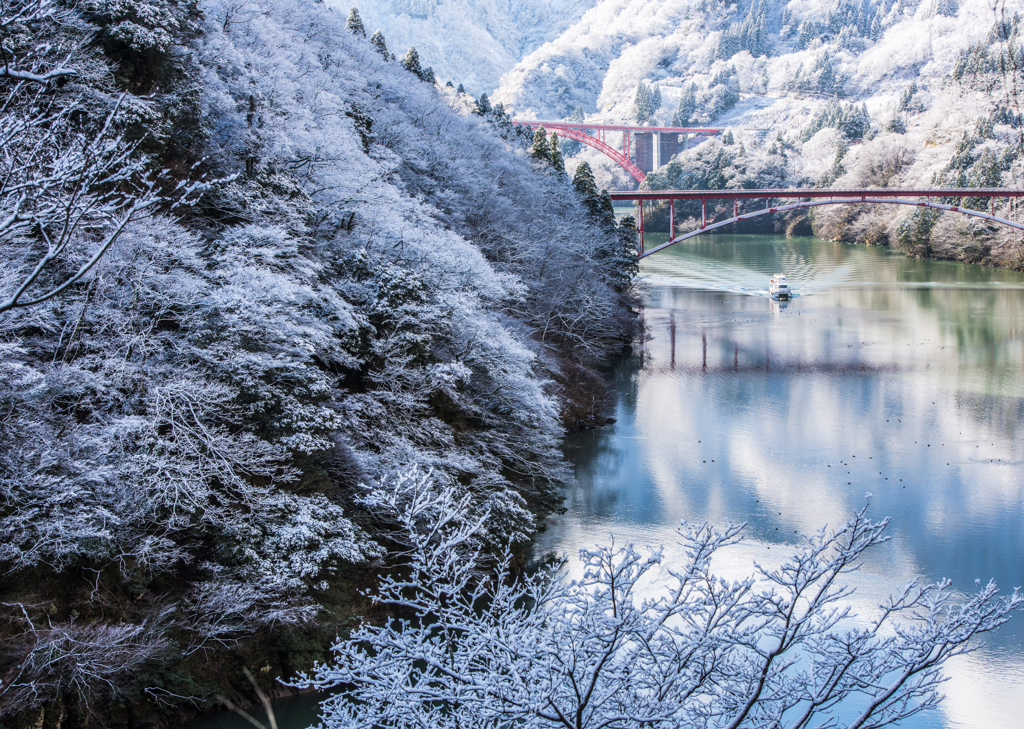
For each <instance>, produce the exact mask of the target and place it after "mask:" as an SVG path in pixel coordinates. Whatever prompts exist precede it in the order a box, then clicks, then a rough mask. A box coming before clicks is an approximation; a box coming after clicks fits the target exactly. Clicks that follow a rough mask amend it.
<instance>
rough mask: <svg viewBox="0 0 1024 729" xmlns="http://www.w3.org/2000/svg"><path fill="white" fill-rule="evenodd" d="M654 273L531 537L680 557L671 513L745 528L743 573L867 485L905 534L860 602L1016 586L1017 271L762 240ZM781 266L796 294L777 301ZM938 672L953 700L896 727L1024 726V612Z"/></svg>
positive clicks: (1023, 536)
mask: <svg viewBox="0 0 1024 729" xmlns="http://www.w3.org/2000/svg"><path fill="white" fill-rule="evenodd" d="M650 237H651V238H654V236H650ZM657 242H658V241H657V240H656V239H655V240H654V242H649V244H648V245H649V246H652V245H655V244H656V243H657ZM641 270H642V273H643V274H644V279H645V281H646V285H647V291H646V292H645V295H644V299H645V307H644V312H643V316H644V322H645V324H646V327H647V330H648V339H647V340H646V341H645V342H644V344H643V346H642V347H641V348H639V349H638V350H637V351H636V352H635V353H634V355H633V356H632V357H630V358H628V359H626V360H624V361H622V362H620V363H619V364H618V366H617V367H616V368H615V369H614V372H613V378H614V382H615V387H616V393H617V403H616V406H615V412H614V416H615V418H616V422H615V424H614V425H612V426H606V427H604V428H601V429H597V430H591V431H585V432H581V433H577V434H574V435H572V436H570V437H569V438H568V441H567V444H566V453H567V455H568V456H569V459H570V461H571V462H572V463H573V464H574V465H575V469H576V476H577V484H576V485H575V486H574V487H573V488H572V489H571V491H570V493H569V494H568V498H567V501H566V504H565V505H566V506H567V507H568V511H567V512H566V513H565V514H564V515H563V516H561V517H558V518H557V519H555V520H553V521H552V523H551V525H550V526H549V528H548V530H547V531H546V533H544V534H542V535H541V537H540V539H539V541H538V551H539V552H542V553H543V552H553V553H556V554H566V555H569V556H570V562H569V567H568V568H569V569H570V570H574V569H576V568H575V567H574V564H573V557H574V555H575V554H576V553H577V551H578V550H579V548H581V547H588V546H593V545H595V544H599V543H607V542H608V540H609V538H610V535H614V538H615V540H616V542H619V543H621V542H624V541H632V542H635V543H636V544H638V545H652V546H657V545H665V546H666V554H667V555H669V557H670V558H671V557H673V556H674V557H678V555H679V549H678V547H676V546H675V542H676V540H675V529H676V527H677V526H678V525H679V522H680V520H683V519H686V520H688V521H701V520H707V521H710V522H713V523H716V524H725V523H726V522H747V523H748V525H749V526H748V530H747V534H748V539H747V541H746V542H745V544H744V545H743V546H742V547H741V548H739V549H735V550H734V554H733V555H732V556H731V557H730V556H726V557H725V558H724V559H723V560H722V561H720V563H719V564H718V568H719V569H720V570H721V571H722V573H723V574H727V575H729V576H739V575H740V574H745V573H749V572H750V565H751V562H752V561H754V560H757V561H759V562H762V563H765V564H771V563H772V562H773V560H775V559H781V557H782V556H783V555H784V554H786V553H787V550H788V548H790V547H791V546H792V545H794V544H796V543H797V540H798V539H799V535H800V534H801V533H813V532H814V531H816V530H817V529H819V528H820V527H822V526H824V525H825V524H831V525H839V524H841V523H843V522H844V521H845V520H846V519H847V518H848V517H849V516H850V515H851V514H852V513H853V511H854V510H856V509H859V508H860V507H862V506H863V505H864V504H865V498H866V497H865V495H866V494H867V493H869V492H870V493H871V494H872V497H871V506H870V511H869V513H870V514H871V515H873V516H874V517H875V518H876V519H880V518H882V517H885V516H889V517H891V519H892V521H891V524H890V526H889V529H888V533H889V534H890V536H891V537H892V539H891V541H890V542H889V543H887V544H885V545H883V546H882V547H880V548H877V549H876V550H875V552H874V554H872V555H871V556H870V558H869V559H868V561H867V563H866V564H865V566H864V569H863V570H862V571H861V572H860V573H859V574H857V575H856V577H855V579H854V584H855V586H856V588H857V593H856V595H855V597H854V603H855V605H854V607H855V608H856V609H857V610H859V611H861V612H862V613H866V612H867V611H869V610H870V608H871V607H872V606H873V605H874V604H877V602H878V601H879V600H880V599H882V598H883V597H884V596H885V595H887V594H888V593H889V592H890V591H892V590H894V589H895V588H896V587H898V586H899V585H901V584H903V583H904V582H906V581H907V580H908V579H910V578H912V577H914V576H917V575H920V576H921V577H923V578H924V579H925V580H927V581H936V580H939V579H942V578H949V579H951V580H952V581H953V585H954V587H956V588H959V589H963V590H971V589H973V588H974V586H975V585H974V581H975V580H976V579H980V580H982V581H983V582H986V581H988V580H989V579H990V578H991V579H995V580H996V581H997V583H998V584H999V585H1000V586H1001V587H1002V588H1005V589H1007V590H1012V588H1013V587H1015V586H1018V585H1024V478H1022V476H1024V439H1022V436H1024V275H1021V274H1017V273H1013V272H1008V271H1002V270H995V269H990V268H984V267H981V266H974V265H965V264H958V263H951V262H940V261H921V260H915V259H909V258H906V257H904V256H902V255H899V254H894V253H892V252H890V251H888V250H885V249H880V248H872V247H866V246H851V245H845V244H838V243H830V242H827V241H822V240H817V239H810V238H784V237H774V236H754V235H749V236H748V235H743V236H741V235H719V236H708V237H704V238H698V239H696V240H693V241H688V242H686V243H683V244H681V245H678V246H675V247H673V248H670V249H667V250H665V251H663V252H661V253H658V254H655V255H654V256H651V257H650V258H648V259H645V260H644V262H643V265H642V267H641ZM776 272H783V273H785V274H786V275H787V278H788V280H789V283H790V286H791V288H792V289H793V290H794V292H795V294H796V297H795V298H794V299H793V300H792V301H791V302H789V304H788V305H785V304H781V305H780V304H779V303H777V302H773V301H772V300H770V299H769V298H768V297H767V291H766V289H767V284H768V278H769V277H770V276H771V275H772V274H774V273H776ZM947 674H948V676H949V681H948V682H947V683H946V684H945V685H944V687H943V691H944V693H945V694H946V696H947V698H946V701H945V702H944V704H943V706H942V708H941V709H940V710H938V711H935V712H930V713H926V714H923V715H919V716H918V717H915V718H914V719H913V720H912V721H910V722H906V723H904V724H903V726H912V727H929V728H930V727H943V728H949V729H953V728H956V729H960V728H965V729H966V728H968V727H969V728H970V729H1002V728H1006V729H1009V728H1010V727H1020V726H1021V713H1022V711H1024V615H1018V616H1017V618H1016V619H1015V620H1013V621H1011V622H1010V623H1009V624H1008V625H1006V626H1004V627H1003V628H1002V630H1001V631H1000V632H999V633H997V634H996V635H994V636H990V637H989V638H988V640H987V645H986V647H985V648H983V649H982V650H980V651H978V652H976V653H973V654H970V655H968V656H964V657H960V658H958V659H955V660H954V661H953V662H951V663H950V664H949V665H948V669H947Z"/></svg>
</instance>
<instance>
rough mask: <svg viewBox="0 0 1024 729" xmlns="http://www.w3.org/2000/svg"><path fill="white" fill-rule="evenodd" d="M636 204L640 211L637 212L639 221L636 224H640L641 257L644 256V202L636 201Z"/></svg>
mask: <svg viewBox="0 0 1024 729" xmlns="http://www.w3.org/2000/svg"><path fill="white" fill-rule="evenodd" d="M637 202H638V203H639V206H640V210H639V218H640V220H639V221H638V222H639V223H640V225H639V233H640V255H641V256H642V255H643V254H644V201H643V200H638V201H637Z"/></svg>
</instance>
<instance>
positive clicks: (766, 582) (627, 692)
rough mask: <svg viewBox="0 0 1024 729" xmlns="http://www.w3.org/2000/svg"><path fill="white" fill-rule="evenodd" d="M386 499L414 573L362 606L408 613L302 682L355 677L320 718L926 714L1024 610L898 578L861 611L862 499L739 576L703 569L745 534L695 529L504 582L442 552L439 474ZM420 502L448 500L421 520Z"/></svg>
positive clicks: (533, 722)
mask: <svg viewBox="0 0 1024 729" xmlns="http://www.w3.org/2000/svg"><path fill="white" fill-rule="evenodd" d="M396 494H397V496H395V497H392V498H381V499H378V500H377V501H376V506H377V508H378V509H380V508H382V507H384V506H387V505H390V506H391V507H392V508H393V509H394V513H393V514H392V518H393V519H394V521H396V522H397V523H399V524H402V525H403V527H404V528H405V529H406V534H405V541H406V543H408V544H409V545H410V547H411V549H410V553H409V555H408V563H407V570H408V572H407V573H403V575H404V576H403V577H400V578H398V577H393V576H389V577H385V578H384V579H383V580H382V581H381V585H380V589H379V591H378V593H377V594H376V595H375V598H376V599H377V600H378V601H379V602H381V603H383V604H385V605H393V606H400V607H402V608H404V614H406V615H409V617H408V618H406V619H403V620H391V621H389V622H388V623H386V624H385V625H383V626H372V625H363V626H361V627H360V628H358V629H357V630H356V631H354V632H353V633H352V635H351V636H350V637H349V638H348V639H347V640H343V641H339V642H338V644H337V645H335V647H334V650H335V661H334V662H333V664H331V665H325V666H319V667H318V668H317V670H316V672H315V674H314V675H313V676H312V677H304V678H303V685H306V686H316V687H318V688H327V687H330V686H336V685H340V684H344V685H347V686H352V687H354V688H353V689H352V691H351V692H350V693H347V694H337V695H336V696H334V697H332V698H331V699H328V701H327V702H326V704H325V715H324V726H325V727H327V728H328V729H340V728H341V727H346V728H349V727H371V726H389V727H423V726H436V727H456V726H470V725H471V726H477V727H499V726H510V725H515V726H523V727H566V728H572V729H584V727H594V728H597V727H602V728H603V727H623V728H625V727H636V726H649V727H670V726H672V727H674V726H701V727H723V728H724V727H739V726H748V725H756V726H778V727H792V728H793V729H803V728H804V727H809V726H821V725H829V726H833V725H835V726H847V727H849V729H861V728H863V727H867V726H871V727H878V726H884V725H887V724H891V723H895V722H898V721H900V720H902V719H905V718H907V717H909V716H911V715H913V714H915V713H917V712H919V711H921V710H923V709H926V708H930V707H932V706H934V705H935V704H936V703H937V702H938V700H939V694H938V693H937V687H938V685H939V683H940V682H941V675H940V673H939V670H940V668H941V666H942V665H943V663H945V661H946V660H948V658H950V657H952V656H954V655H957V654H959V653H962V652H964V651H966V650H970V649H971V645H972V641H973V640H974V638H975V637H976V636H978V635H980V634H982V633H985V632H988V631H991V630H993V629H995V628H996V627H998V626H999V625H1000V624H1002V623H1003V622H1004V621H1005V620H1007V619H1008V617H1009V615H1010V613H1011V612H1013V611H1015V610H1018V609H1020V608H1021V606H1022V605H1024V598H1022V596H1020V595H1018V594H1017V593H1016V592H1015V593H1014V594H1012V595H1010V596H1008V597H1000V596H999V595H998V590H996V588H995V586H994V585H992V584H990V585H988V586H987V587H986V588H984V589H983V590H981V591H980V592H978V593H977V594H976V595H973V596H970V597H963V596H960V595H958V594H956V593H953V592H952V591H951V590H950V589H949V585H948V584H947V583H941V584H938V585H931V586H927V587H919V586H918V585H917V584H916V583H911V584H910V585H908V586H907V588H906V589H905V590H904V591H903V592H902V593H900V594H899V595H897V596H895V597H893V598H891V599H890V601H889V602H888V603H886V604H885V605H883V606H881V608H880V611H879V615H878V616H877V617H876V618H875V620H874V622H869V623H864V622H863V621H862V620H860V619H858V618H857V617H856V616H854V615H853V614H852V612H851V611H850V609H849V608H848V607H847V606H846V605H845V604H844V601H845V600H846V598H848V596H849V595H850V593H851V589H850V588H848V587H847V586H846V584H845V578H846V576H847V575H848V574H849V573H850V572H852V571H854V570H856V569H857V568H858V566H859V562H860V559H861V558H862V556H863V554H864V553H865V552H866V551H867V550H869V549H870V548H872V547H873V546H875V545H877V544H879V543H881V542H883V541H885V539H886V538H885V537H884V535H883V531H884V529H885V526H886V522H885V521H882V522H877V523H876V522H873V521H871V520H870V519H868V518H867V516H866V507H865V509H863V510H861V511H860V512H858V513H856V514H855V515H854V516H853V517H852V518H851V520H850V521H849V522H848V523H847V524H845V525H844V526H843V527H842V528H840V529H838V530H834V531H829V530H822V531H820V532H818V533H817V534H815V535H813V536H811V537H807V538H805V542H804V544H803V545H802V546H800V547H798V548H797V549H796V550H795V551H794V553H793V554H792V555H791V557H790V558H789V559H788V560H786V561H785V562H784V563H783V564H782V565H781V566H780V567H778V568H775V569H765V568H760V567H758V568H757V571H756V574H755V575H754V576H752V577H750V578H748V579H745V580H738V581H729V580H724V579H721V578H719V577H718V576H716V575H715V574H714V573H713V572H712V570H711V562H712V559H713V558H714V557H715V555H716V554H717V553H718V552H720V551H721V550H723V549H727V548H729V547H730V546H732V545H733V544H735V543H737V542H738V541H739V540H740V538H741V532H742V528H741V527H739V526H731V527H728V528H727V529H725V530H723V531H719V530H716V529H713V528H711V527H709V526H708V525H706V524H700V525H684V526H683V528H682V529H681V530H680V532H679V534H680V536H681V538H682V540H683V543H684V545H685V547H686V555H687V556H686V561H685V562H684V563H683V564H682V565H666V564H664V558H663V556H662V554H661V552H660V551H656V552H654V553H651V554H648V555H644V554H641V553H640V552H638V551H637V550H635V549H634V548H633V546H632V545H625V546H612V547H608V548H601V549H595V550H584V551H582V552H581V555H580V559H581V560H582V562H583V565H584V573H583V577H582V578H581V579H580V580H578V581H569V580H568V579H566V578H565V577H562V576H559V574H558V573H557V570H546V571H542V572H541V573H540V574H538V575H537V576H532V577H525V578H522V579H520V580H518V581H515V580H513V579H512V577H511V575H510V569H509V565H510V560H511V557H510V556H509V555H508V554H506V556H505V558H504V560H503V561H502V562H501V563H500V564H499V565H498V566H497V567H496V568H494V569H493V570H487V569H485V565H484V563H483V562H482V561H481V560H480V559H479V558H478V559H475V560H474V559H470V558H467V555H466V553H464V552H463V553H461V554H460V553H458V551H457V550H453V546H456V547H457V546H458V545H460V544H462V543H464V542H465V541H467V540H471V539H472V537H473V525H472V524H471V523H469V522H466V521H465V520H462V519H460V518H459V513H458V511H457V510H458V508H459V501H458V500H457V499H453V498H452V497H451V496H450V495H449V494H448V492H447V490H446V489H445V488H444V487H443V486H437V485H435V486H433V487H430V485H429V484H428V483H427V482H426V481H425V480H424V479H423V478H418V479H413V480H406V481H402V482H400V484H399V486H398V489H397V490H396ZM423 504H430V508H431V509H435V510H436V509H438V508H440V509H441V511H434V512H432V513H431V518H430V519H429V520H424V519H423V518H422V515H423V513H424V511H423V509H422V505H423ZM659 570H660V571H662V573H663V575H664V574H667V575H668V576H669V577H670V580H669V581H668V582H667V584H666V583H665V582H664V576H663V577H662V578H660V579H658V580H657V581H652V580H651V578H652V577H653V576H654V574H655V572H656V571H659ZM655 584H657V585H658V586H657V587H656V588H655V587H654V585H655ZM840 707H842V711H840ZM850 716H854V717H856V718H855V719H853V720H852V721H851V720H849V718H848V717H850ZM844 717H845V718H844Z"/></svg>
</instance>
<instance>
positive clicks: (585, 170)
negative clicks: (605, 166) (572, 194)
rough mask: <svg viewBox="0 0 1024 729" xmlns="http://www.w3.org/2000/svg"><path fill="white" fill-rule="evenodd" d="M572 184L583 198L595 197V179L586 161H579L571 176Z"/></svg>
mask: <svg viewBox="0 0 1024 729" xmlns="http://www.w3.org/2000/svg"><path fill="white" fill-rule="evenodd" d="M572 186H573V188H574V189H575V190H576V192H578V193H579V194H580V195H582V196H583V199H584V200H590V199H591V198H594V199H596V198H597V181H596V180H595V179H594V171H593V170H592V169H590V164H589V163H587V162H586V161H584V162H580V163H579V166H578V167H576V172H574V173H573V176H572Z"/></svg>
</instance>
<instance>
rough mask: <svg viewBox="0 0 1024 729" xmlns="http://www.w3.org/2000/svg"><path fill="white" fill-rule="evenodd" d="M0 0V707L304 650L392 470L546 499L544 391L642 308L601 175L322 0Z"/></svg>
mask: <svg viewBox="0 0 1024 729" xmlns="http://www.w3.org/2000/svg"><path fill="white" fill-rule="evenodd" d="M0 14H2V20H3V22H2V23H0V33H2V34H3V36H2V39H3V48H4V54H5V61H6V65H5V66H4V69H5V70H4V71H3V72H2V73H0V93H2V95H3V98H4V99H5V105H4V106H3V107H2V108H0V130H2V132H3V134H2V135H0V145H3V147H2V149H3V152H4V154H3V159H2V160H0V167H2V168H3V173H4V179H5V180H6V181H5V183H4V186H3V187H2V188H0V206H2V210H0V218H3V219H5V220H6V222H5V223H4V226H3V227H0V245H2V247H3V251H4V255H3V260H2V262H0V271H2V279H0V286H2V291H0V299H2V300H3V302H4V306H3V310H2V311H0V616H2V618H3V622H2V627H0V635H2V636H3V638H2V647H0V717H2V718H0V721H2V722H3V724H4V725H5V726H8V727H11V726H22V725H25V726H27V725H33V726H40V723H39V722H42V725H43V726H64V727H68V726H84V725H90V724H91V725H107V726H109V725H115V724H121V723H124V724H129V723H131V724H134V725H139V724H140V723H145V722H148V721H152V720H153V718H154V717H155V716H156V715H157V714H159V713H160V712H164V713H167V712H174V711H178V710H180V709H182V708H183V707H184V708H187V709H192V708H195V707H204V706H209V705H210V704H211V703H212V702H213V701H214V697H215V696H216V695H217V694H218V693H224V692H228V693H229V694H230V693H232V692H233V691H235V690H237V688H238V687H239V686H240V685H244V680H243V679H242V678H241V673H240V668H241V666H242V665H249V666H251V667H252V668H253V669H254V670H256V669H263V671H262V673H259V672H258V671H257V673H259V675H261V676H262V680H264V681H269V680H271V679H273V678H275V677H278V676H287V675H291V672H292V671H294V670H295V669H297V668H303V667H305V666H308V665H309V663H310V661H311V660H313V659H314V658H316V657H317V656H321V655H322V653H321V651H322V649H323V647H324V645H325V642H326V640H328V639H329V638H333V637H334V635H335V634H336V632H337V631H338V630H342V629H343V625H344V622H345V620H346V619H347V618H349V617H350V616H351V615H353V614H355V613H356V612H358V611H360V610H362V609H365V608H367V607H368V606H367V605H366V604H364V603H363V601H362V598H361V597H360V596H359V594H358V592H357V589H358V587H360V586H361V585H365V584H368V583H369V582H370V581H372V579H373V575H374V574H375V572H376V571H377V570H378V569H380V568H381V566H382V565H386V559H385V556H386V554H387V552H388V550H389V549H393V548H395V545H394V544H393V543H391V542H390V541H389V536H388V535H389V525H388V524H387V523H381V522H379V521H375V520H373V519H372V518H371V517H370V516H369V514H368V512H367V511H366V510H365V509H364V507H363V506H362V502H363V500H364V499H365V498H366V497H367V496H368V495H372V494H373V493H374V492H377V491H380V490H386V489H388V488H389V484H390V483H391V482H392V480H393V479H394V478H396V477H397V474H402V473H407V472H408V471H409V469H410V468H419V469H433V471H434V473H435V476H436V478H437V479H440V480H441V481H442V482H445V483H450V484H452V485H454V486H455V487H456V488H457V489H458V490H459V492H460V493H462V494H464V495H467V496H468V498H469V503H470V504H471V507H472V510H473V512H474V513H475V514H484V513H489V514H490V517H489V518H488V519H487V520H486V522H485V524H484V529H485V530H486V533H485V534H483V535H481V537H482V538H483V540H484V541H485V542H489V543H490V544H492V545H495V546H501V545H504V544H507V543H508V542H509V541H512V542H521V541H523V540H524V539H526V538H528V536H529V535H530V534H531V533H532V532H533V531H534V530H535V529H536V528H537V526H538V523H539V519H540V518H542V517H543V516H544V515H545V514H546V513H548V512H549V511H550V510H551V509H554V508H557V505H558V502H559V497H558V489H559V485H560V484H561V483H563V482H564V480H565V479H566V478H568V477H569V474H568V473H567V471H566V469H565V466H564V464H563V461H562V458H561V454H560V451H559V448H558V445H559V440H560V436H561V433H562V430H563V427H565V426H566V425H569V426H572V425H573V424H574V422H575V420H576V419H577V418H582V417H585V416H586V415H587V414H588V413H586V412H585V411H581V410H580V409H579V407H578V404H577V405H573V404H572V403H570V402H569V399H570V398H569V396H570V395H571V394H572V393H573V392H578V391H579V390H580V388H581V387H582V388H583V389H586V388H587V386H588V385H587V383H590V386H591V387H592V386H594V382H595V376H594V374H593V369H592V368H593V367H595V366H596V365H598V364H600V363H601V362H602V361H603V360H604V359H605V358H606V357H608V356H609V355H610V354H612V353H614V352H616V351H618V350H619V349H621V347H622V346H623V344H624V343H625V342H627V341H628V340H629V337H630V336H631V333H632V328H633V322H634V319H633V314H632V310H631V306H632V303H633V302H632V298H631V296H632V293H631V276H632V275H633V273H634V271H635V268H634V267H635V263H630V261H631V260H632V259H631V258H630V255H629V250H630V247H631V246H633V244H634V236H633V230H634V229H633V228H631V227H630V223H629V222H628V221H627V222H626V223H625V224H624V226H623V227H616V225H615V222H614V220H613V219H610V218H609V217H608V214H607V210H606V209H605V208H604V207H602V205H600V204H599V203H600V201H599V200H597V199H596V191H595V190H592V189H590V188H587V187H586V186H584V187H583V188H581V189H582V190H583V192H582V193H581V192H580V191H578V190H577V189H576V188H575V187H574V186H573V185H572V183H571V182H570V181H569V178H568V177H567V176H566V175H565V173H564V171H560V170H558V169H556V167H557V165H555V166H553V165H552V164H551V163H549V161H546V160H544V159H538V158H537V157H538V155H533V156H531V154H530V149H529V146H528V142H529V140H524V139H522V138H521V137H520V136H519V135H518V134H517V133H516V132H515V131H514V130H513V129H512V128H511V126H510V125H509V124H508V122H507V117H506V116H505V115H504V113H503V112H502V110H501V109H500V108H499V109H496V110H492V111H489V112H486V113H473V112H474V110H475V106H474V105H472V104H470V103H469V100H468V98H467V97H465V96H464V95H458V94H456V93H455V92H454V91H452V90H450V89H444V88H441V87H438V86H435V85H433V84H432V83H425V82H424V81H423V80H421V78H420V76H419V75H417V74H416V73H413V72H410V71H408V70H406V69H405V68H403V66H402V65H401V64H399V63H398V62H396V61H395V60H393V59H392V58H391V57H390V56H389V55H388V54H387V53H386V52H384V49H382V48H381V47H380V45H381V44H380V43H379V42H378V43H377V44H373V43H371V42H370V40H369V39H367V37H366V34H365V32H363V31H361V29H360V28H359V26H358V24H355V25H353V24H352V23H350V27H349V28H346V27H345V18H344V16H341V15H338V14H337V13H336V12H334V11H332V10H331V9H329V8H326V7H325V6H324V5H322V4H317V3H314V2H311V1H306V0H271V1H270V2H260V3H244V2H243V3H238V2H221V1H220V0H212V1H210V2H199V3H192V2H188V1H186V2H178V1H177V0H152V2H105V1H104V0H99V1H98V2H95V3H91V4H89V5H87V6H83V7H82V8H81V9H69V8H67V7H65V6H63V5H60V4H57V3H54V2H48V0H10V1H9V2H6V3H2V4H0ZM413 70H414V71H415V68H414V69H413ZM539 156H540V157H543V156H544V155H539ZM90 175H92V176H91V177H90ZM577 187H579V185H577ZM140 201H141V202H140ZM175 201H177V202H179V203H181V204H174V203H175ZM12 221H13V222H12ZM55 241H56V243H55ZM57 243H60V245H57ZM108 244H109V249H106V252H105V254H104V255H100V254H101V253H103V251H104V250H105V247H106V246H107V245H108ZM94 258H96V259H97V260H98V263H96V265H94V266H90V265H89V263H90V261H92V260H93V259H94ZM55 291H57V293H56V294H54V292H55ZM33 299H37V300H38V302H37V303H33V304H32V305H26V304H29V303H31V302H32V300H33ZM581 383H583V384H582V385H581ZM589 414H590V415H593V413H589Z"/></svg>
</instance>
